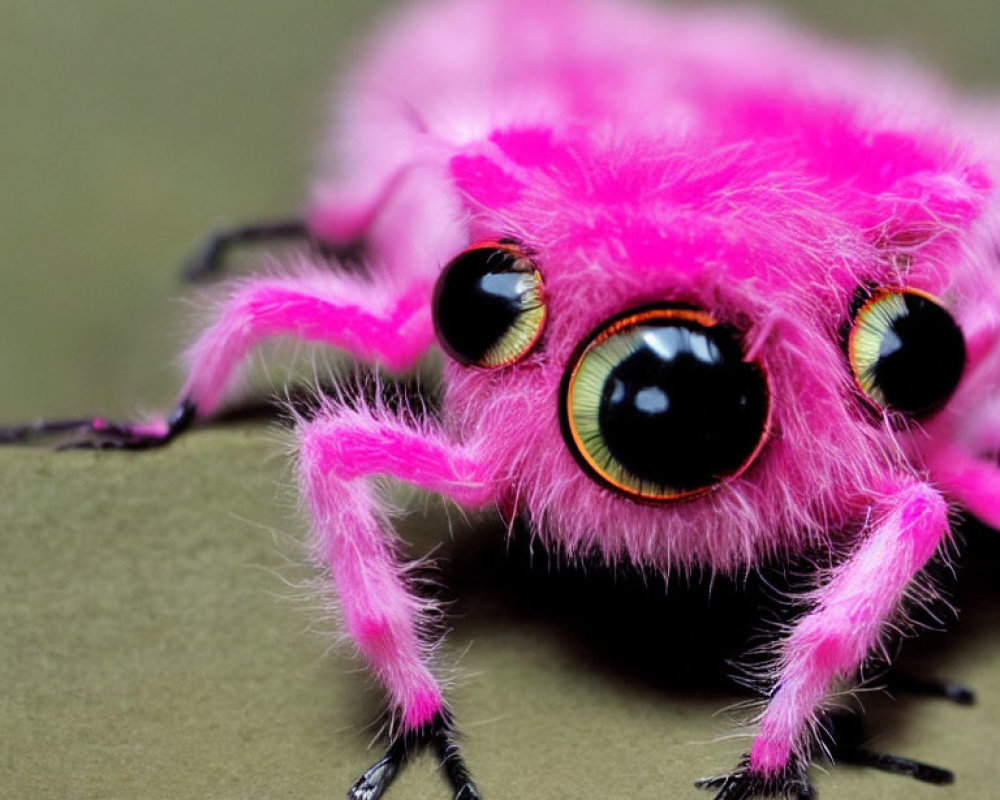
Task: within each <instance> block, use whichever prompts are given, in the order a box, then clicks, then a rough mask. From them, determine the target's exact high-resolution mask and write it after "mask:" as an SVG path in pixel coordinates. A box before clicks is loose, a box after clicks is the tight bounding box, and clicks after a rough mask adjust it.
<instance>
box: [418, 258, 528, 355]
mask: <svg viewBox="0 0 1000 800" xmlns="http://www.w3.org/2000/svg"><path fill="white" fill-rule="evenodd" d="M433 308H434V327H435V329H436V331H437V335H438V340H439V341H440V342H441V346H442V347H443V348H444V350H445V352H447V353H448V355H450V356H451V357H452V358H454V359H455V360H456V361H458V362H459V363H461V364H465V365H467V366H477V367H502V366H506V365H507V364H512V363H514V362H515V361H518V360H519V359H521V358H523V357H524V356H526V355H527V354H528V353H529V352H530V351H531V349H532V348H533V347H534V346H535V343H536V342H537V341H538V339H539V337H540V336H541V334H542V329H543V327H544V325H545V316H546V310H545V302H544V297H543V286H542V276H541V273H539V271H538V269H537V268H536V267H535V265H534V263H533V262H532V261H531V260H530V259H529V258H528V257H527V256H526V255H525V254H524V253H523V252H522V251H521V249H520V248H519V247H517V245H514V244H509V243H505V242H484V243H482V244H478V245H475V246H474V247H471V248H469V249H468V250H466V251H465V252H463V253H461V254H460V255H459V256H458V257H457V258H455V259H453V260H452V261H451V262H450V263H449V264H448V266H446V267H445V268H444V271H443V272H442V273H441V277H440V278H439V279H438V282H437V286H436V287H435V290H434V306H433Z"/></svg>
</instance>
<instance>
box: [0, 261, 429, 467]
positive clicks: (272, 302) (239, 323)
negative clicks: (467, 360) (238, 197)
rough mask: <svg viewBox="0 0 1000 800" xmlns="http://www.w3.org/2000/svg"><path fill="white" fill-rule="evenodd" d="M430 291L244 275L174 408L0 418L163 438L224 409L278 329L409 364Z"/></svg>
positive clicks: (6, 432) (103, 434)
mask: <svg viewBox="0 0 1000 800" xmlns="http://www.w3.org/2000/svg"><path fill="white" fill-rule="evenodd" d="M430 295H431V285H430V283H429V282H427V281H423V282H415V283H413V284H412V285H410V286H408V287H405V288H404V289H403V290H402V291H399V290H396V289H390V287H388V286H384V285H379V284H375V283H373V282H371V281H362V280H361V279H358V278H352V277H348V276H338V275H333V274H322V273H318V274H314V275H311V276H305V277H297V278H257V279H253V280H248V281H243V282H240V283H237V284H235V285H234V288H233V290H232V291H231V293H230V295H229V297H228V298H227V299H226V300H224V301H223V302H222V304H221V305H220V307H219V309H218V311H217V313H216V317H215V321H214V322H213V323H212V324H211V325H209V327H208V328H206V329H205V330H204V331H203V332H202V333H201V335H200V336H199V337H198V338H197V340H196V341H195V343H194V344H193V345H192V346H191V348H190V349H189V351H188V355H187V363H188V378H187V381H186V383H185V385H184V388H183V390H182V391H181V393H180V397H179V399H178V400H177V403H176V405H175V407H174V411H173V412H171V413H170V414H169V415H168V416H166V417H164V418H161V419H153V420H150V421H148V422H146V423H143V424H138V425H132V424H117V423H110V422H108V421H106V420H104V419H103V418H100V417H94V418H84V419H73V420H55V421H43V422H38V423H34V424H29V425H21V426H16V427H11V428H0V443H2V442H4V441H8V442H10V441H17V440H20V439H23V438H25V437H27V436H30V435H34V434H40V433H62V432H76V433H78V434H81V438H79V439H77V440H75V441H71V442H70V443H69V444H68V445H64V447H74V448H76V447H83V448H98V449H109V448H110V449H127V450H138V449H145V448H150V447H158V446H162V445H164V444H167V443H168V442H170V441H172V440H173V439H174V438H175V437H176V436H177V435H178V434H180V433H182V432H183V431H184V430H186V429H187V428H188V427H190V425H191V423H192V422H194V421H195V420H196V419H200V418H204V417H208V416H211V415H212V414H213V413H215V411H216V410H217V409H218V408H219V406H220V405H221V404H222V400H223V398H224V396H225V394H226V391H227V390H228V389H229V387H230V386H231V385H232V383H233V382H234V377H235V376H236V374H237V373H238V372H239V369H240V367H241V366H242V365H243V364H244V363H245V362H246V360H247V358H248V356H249V355H250V353H251V352H252V351H253V349H254V348H255V347H256V346H257V345H258V344H260V343H261V342H262V341H264V340H265V339H268V338H272V337H276V336H291V337H294V338H297V339H300V340H305V341H311V342H322V343H326V344H329V345H332V346H334V347H338V348H341V349H342V350H345V351H346V352H348V353H350V354H351V355H352V356H354V357H355V358H357V359H359V360H362V361H369V362H377V363H380V364H382V365H383V366H386V367H388V368H389V369H391V370H396V371H401V370H405V369H409V368H410V367H412V366H413V365H414V364H416V362H417V360H418V359H419V358H420V356H421V355H422V354H423V353H424V352H425V351H426V350H427V348H428V347H429V346H430V344H431V342H432V341H433V338H434V330H433V326H432V323H431V319H430Z"/></svg>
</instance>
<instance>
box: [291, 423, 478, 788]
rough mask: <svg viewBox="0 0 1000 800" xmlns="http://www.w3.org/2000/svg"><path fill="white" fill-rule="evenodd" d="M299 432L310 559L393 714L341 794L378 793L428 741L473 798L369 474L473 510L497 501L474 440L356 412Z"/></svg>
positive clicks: (422, 617) (421, 616)
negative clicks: (380, 743) (325, 576)
mask: <svg viewBox="0 0 1000 800" xmlns="http://www.w3.org/2000/svg"><path fill="white" fill-rule="evenodd" d="M300 437H301V446H300V454H299V470H300V480H301V484H302V491H303V495H304V497H305V498H306V501H307V503H308V506H309V509H310V512H311V515H312V520H313V528H314V532H315V537H314V541H315V548H316V557H317V559H318V560H320V561H321V562H322V563H323V564H325V565H327V566H328V568H329V570H330V573H331V575H332V577H333V580H334V584H335V586H336V589H337V592H338V595H339V597H340V601H341V607H342V612H343V621H344V626H345V629H346V632H347V634H348V635H349V636H350V637H351V638H352V639H353V640H354V642H355V643H356V644H357V647H358V650H360V652H361V653H362V655H364V657H365V658H366V660H367V661H368V664H369V666H370V667H371V669H372V671H373V672H374V673H375V674H376V675H377V676H378V678H379V680H380V681H381V683H382V685H383V686H384V687H385V690H386V692H387V694H388V699H389V704H390V708H391V710H392V711H393V716H394V720H395V723H394V725H393V726H392V729H393V730H392V736H391V742H390V745H389V748H388V750H387V751H386V753H385V755H384V756H383V758H382V759H380V760H379V761H378V762H377V763H376V764H375V765H374V766H372V767H371V768H370V769H369V770H368V771H367V772H365V774H364V775H362V776H361V778H359V779H358V781H357V782H356V783H355V785H354V786H353V787H352V789H351V791H350V792H349V795H348V796H349V797H350V798H351V799H352V800H377V798H379V797H381V796H382V794H383V792H384V791H385V790H386V789H387V788H388V786H389V784H390V783H391V782H392V780H393V778H395V776H396V774H397V773H398V772H399V770H400V769H401V768H402V766H403V765H404V764H405V762H406V760H407V758H408V757H409V756H410V755H411V754H412V753H413V752H414V751H416V750H419V749H422V748H424V747H426V746H427V745H431V746H432V747H433V748H434V749H435V751H436V752H437V755H438V757H439V759H440V760H441V763H442V766H443V767H444V770H445V773H446V775H447V777H448V779H449V781H450V783H451V785H452V790H453V792H454V798H455V800H475V798H478V797H479V794H478V791H477V790H476V787H475V784H474V783H473V782H472V779H471V778H470V777H469V774H468V771H467V770H466V767H465V763H464V761H463V759H462V756H461V753H460V752H459V750H458V748H457V746H456V742H455V739H454V734H453V729H452V726H451V721H450V715H449V713H448V711H447V709H446V706H445V702H444V698H443V695H442V691H441V686H440V684H439V683H438V681H437V680H436V679H435V677H434V675H433V674H432V673H431V670H430V668H429V666H428V648H429V643H428V642H427V640H426V638H425V637H424V636H423V635H422V633H423V632H422V626H423V624H424V622H425V621H426V616H427V614H426V607H425V606H424V604H423V603H422V601H421V600H420V599H419V598H418V597H416V596H415V595H414V594H413V593H412V592H411V591H410V589H409V588H408V587H407V581H406V578H405V575H404V568H403V566H402V565H401V564H400V562H399V559H398V557H397V553H396V551H397V543H396V541H395V536H394V533H393V532H392V530H391V529H390V528H389V525H388V523H387V521H386V519H385V516H384V514H383V513H382V511H381V508H380V506H379V502H378V499H377V498H376V496H375V493H374V490H373V487H372V485H371V481H370V480H369V478H370V477H371V476H374V475H387V476H391V477H394V478H397V479H399V480H402V481H405V482H407V483H411V484H413V485H415V486H418V487H420V488H422V489H426V490H429V491H433V492H437V493H439V494H441V495H443V496H445V497H447V498H449V499H451V500H453V501H454V502H456V503H458V504H459V505H461V506H464V507H468V508H476V507H480V506H483V505H485V504H486V503H488V502H489V501H490V500H492V499H493V498H494V489H493V478H492V474H491V472H490V470H488V469H487V468H486V466H485V465H484V464H483V463H482V462H481V461H480V460H478V459H477V457H476V453H475V449H474V448H473V447H468V446H463V445H460V444H456V443H455V442H452V441H450V440H449V439H448V438H447V437H446V436H444V435H443V434H441V433H437V432H431V431H428V430H418V429H415V428H413V427H411V426H409V425H407V424H404V423H403V422H401V421H400V420H398V419H386V418H380V417H377V416H375V415H373V414H372V413H371V412H367V411H363V410H362V411H352V410H346V409H345V410H341V411H338V412H336V413H334V414H332V415H330V416H325V417H320V418H318V419H316V420H313V421H312V422H308V423H305V424H303V426H302V427H301V429H300Z"/></svg>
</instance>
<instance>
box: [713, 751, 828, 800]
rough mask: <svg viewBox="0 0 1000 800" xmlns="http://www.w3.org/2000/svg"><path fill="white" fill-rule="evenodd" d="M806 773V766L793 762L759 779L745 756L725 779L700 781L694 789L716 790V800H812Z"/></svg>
mask: <svg viewBox="0 0 1000 800" xmlns="http://www.w3.org/2000/svg"><path fill="white" fill-rule="evenodd" d="M808 769H809V765H808V764H807V763H806V762H800V761H798V760H796V761H793V762H791V763H790V764H789V765H788V766H787V767H785V769H783V770H782V771H781V772H778V773H775V774H773V775H762V774H760V773H758V772H754V770H752V769H751V768H750V759H749V757H746V756H745V757H744V758H742V759H741V760H740V763H739V765H738V766H737V767H736V769H735V770H733V771H732V772H730V773H729V774H728V775H718V776H716V777H714V778H701V779H699V780H697V781H695V783H694V785H695V786H697V787H699V788H702V789H718V790H719V791H718V793H717V794H716V795H715V800H750V798H752V797H781V798H786V800H815V797H816V792H815V791H814V790H813V787H812V784H811V783H810V782H809V775H808Z"/></svg>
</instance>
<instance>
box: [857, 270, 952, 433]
mask: <svg viewBox="0 0 1000 800" xmlns="http://www.w3.org/2000/svg"><path fill="white" fill-rule="evenodd" d="M847 354H848V359H849V360H850V362H851V369H852V371H853V372H854V378H855V380H856V382H857V384H858V386H859V387H860V389H861V391H862V392H864V395H865V397H866V398H867V399H868V400H869V401H871V402H872V403H874V404H875V405H877V406H879V407H880V408H888V409H891V410H893V411H900V412H902V413H905V414H908V415H909V416H914V417H916V416H920V415H923V414H928V413H930V412H931V411H934V410H936V409H937V408H939V407H940V406H941V405H943V404H944V403H945V401H947V400H948V398H949V397H951V395H952V393H953V392H954V391H955V387H956V386H958V382H959V380H960V379H961V377H962V370H963V369H964V367H965V339H964V338H963V336H962V331H961V329H960V328H959V327H958V325H957V324H956V323H955V320H954V319H953V318H952V316H951V314H949V313H948V312H947V311H946V310H945V309H944V308H943V307H942V306H941V304H940V303H938V302H937V300H935V299H934V298H933V297H931V296H930V295H928V294H925V293H923V292H918V291H916V290H913V289H908V290H905V291H890V290H885V289H880V290H877V291H876V292H875V293H874V294H873V295H872V296H871V297H870V298H868V300H867V301H866V302H865V303H864V304H863V305H862V306H861V308H860V309H858V311H857V313H856V314H855V315H854V323H853V326H852V328H851V332H850V336H849V337H848V343H847Z"/></svg>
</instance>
